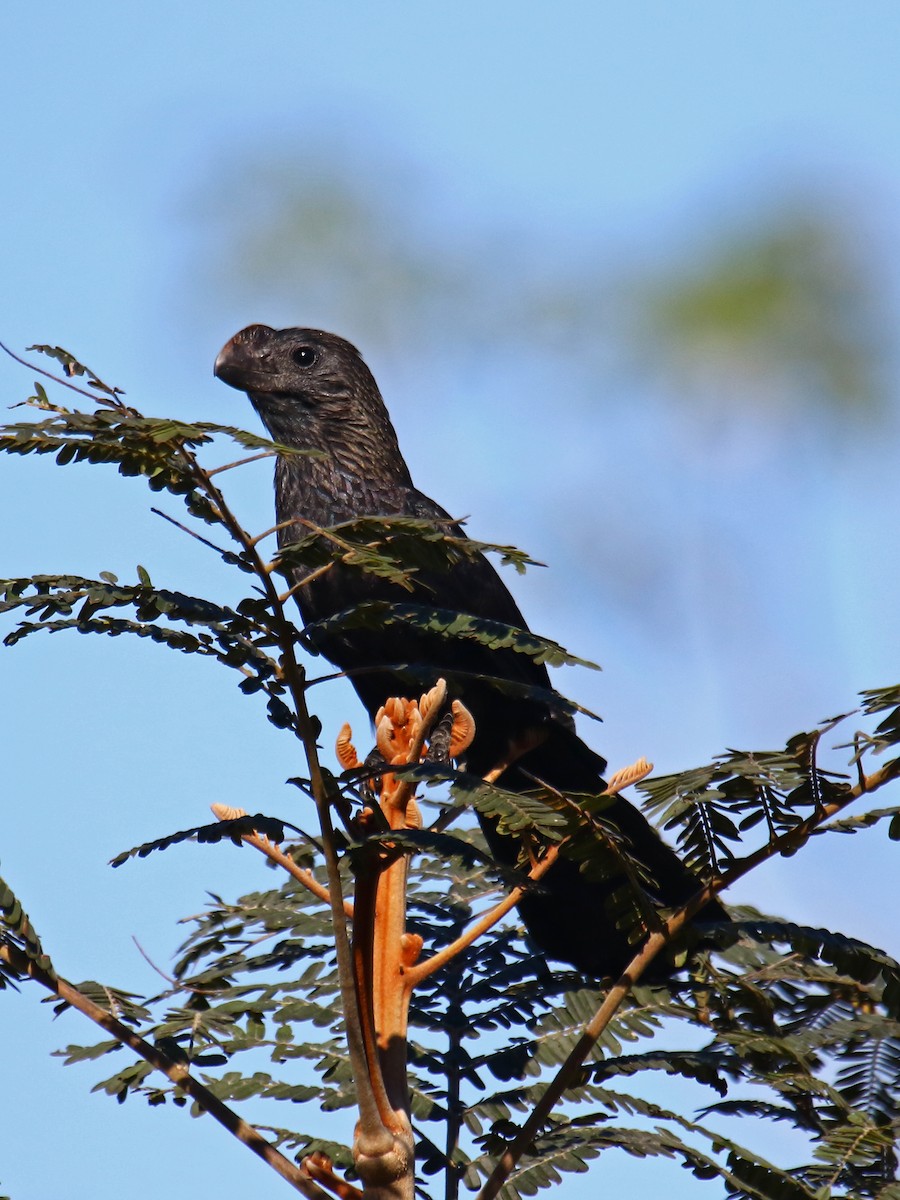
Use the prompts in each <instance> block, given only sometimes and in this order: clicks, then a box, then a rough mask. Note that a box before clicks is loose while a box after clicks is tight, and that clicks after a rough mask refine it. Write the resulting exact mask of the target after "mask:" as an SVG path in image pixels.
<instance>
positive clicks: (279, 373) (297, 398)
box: [215, 325, 724, 978]
mask: <svg viewBox="0 0 900 1200" xmlns="http://www.w3.org/2000/svg"><path fill="white" fill-rule="evenodd" d="M215 369H216V374H217V375H218V377H219V378H220V379H222V380H224V382H226V383H228V384H230V385H231V386H232V387H235V388H239V389H240V390H242V391H245V392H246V393H247V394H248V396H249V398H250V400H251V402H252V404H253V406H254V408H255V409H256V411H257V412H258V413H259V415H260V417H261V418H262V421H263V424H264V425H265V426H266V428H267V430H268V432H269V434H270V435H271V437H272V438H273V440H274V441H276V442H279V443H281V444H282V445H286V446H290V447H292V448H296V449H303V450H313V451H318V452H319V455H318V456H281V457H279V458H278V460H277V465H276V471H275V494H276V501H275V505H276V516H277V520H278V521H279V523H281V522H291V521H292V520H294V521H296V520H301V519H305V520H307V521H311V522H314V523H315V524H316V525H321V526H329V525H334V524H336V523H338V522H340V521H345V520H349V519H352V518H354V517H359V516H364V515H380V516H398V515H402V516H412V517H419V518H424V519H426V520H431V521H445V522H448V523H449V525H450V527H451V528H452V529H453V531H454V532H456V533H459V534H461V533H462V531H461V530H460V529H459V528H458V527H455V526H452V522H451V519H450V517H449V515H448V514H447V513H446V512H445V511H444V509H442V508H441V507H440V506H439V505H437V504H435V502H434V501H433V500H430V499H429V498H428V497H427V496H425V495H423V493H421V492H419V491H417V490H416V488H415V487H414V486H413V483H412V479H411V478H410V475H409V471H408V469H407V466H406V463H405V462H404V460H403V456H402V454H401V452H400V448H399V445H398V442H397V437H396V434H395V432H394V429H393V426H392V425H391V422H390V418H389V417H388V414H387V410H386V408H385V406H384V403H383V401H382V399H381V395H380V393H379V391H378V387H377V385H376V383H375V380H374V378H373V377H372V375H371V373H370V371H369V370H368V368H367V367H366V365H365V363H364V362H363V360H362V358H361V357H360V355H359V352H358V351H357V350H356V349H355V348H354V347H353V346H351V345H350V344H349V343H348V342H346V341H344V339H343V338H340V337H337V336H336V335H334V334H330V333H324V332H322V331H319V330H310V329H285V330H273V329H270V328H268V327H267V326H264V325H251V326H250V327H249V328H247V329H244V330H242V331H241V332H240V333H238V334H236V335H235V337H234V338H232V339H231V341H230V342H228V344H227V345H226V346H225V347H224V348H223V350H222V352H221V353H220V355H219V357H218V359H217V361H216V368H215ZM304 532H305V530H304V529H303V528H302V527H296V526H295V527H291V526H290V524H288V525H285V526H283V527H282V528H281V529H280V531H279V535H278V536H279V544H280V545H289V544H290V543H291V542H295V541H298V540H299V539H300V537H301V536H303V534H304ZM296 595H297V601H298V604H299V606H300V611H301V614H302V617H303V620H304V622H305V623H306V624H307V625H309V624H310V623H312V622H315V621H319V620H321V619H323V618H327V617H329V616H333V615H334V614H336V613H338V612H341V611H343V610H346V609H348V608H351V607H352V606H354V605H356V604H359V603H361V602H363V601H366V600H386V601H388V602H393V603H398V602H403V601H409V600H411V601H413V602H414V603H418V604H423V605H430V606H434V607H438V608H442V609H448V610H453V611H457V612H463V613H469V614H472V615H474V616H477V617H482V618H489V619H493V620H496V621H500V622H503V623H504V624H506V625H513V626H516V627H519V628H523V629H525V628H527V626H526V625H525V621H524V618H523V617H522V614H521V613H520V612H519V609H518V607H517V606H516V604H515V601H514V600H513V598H512V596H511V595H510V593H509V591H508V590H507V588H506V587H505V585H504V584H503V582H502V581H501V579H500V577H499V576H498V575H497V573H496V571H495V570H494V568H493V567H492V566H491V564H490V563H489V562H488V561H487V559H485V558H484V557H483V556H481V555H479V556H477V557H475V558H473V559H471V560H467V561H462V562H460V563H459V564H457V565H456V566H455V567H454V568H453V569H452V570H451V571H449V572H441V573H435V574H432V575H429V574H427V573H421V574H419V575H417V577H416V584H415V590H414V592H413V594H412V595H410V593H408V592H406V591H402V590H401V589H399V588H398V587H397V586H396V585H394V584H392V583H390V582H389V581H387V580H384V579H379V578H376V577H374V576H372V575H365V574H363V573H361V572H359V571H355V570H352V569H349V568H346V567H341V566H339V565H336V564H335V565H333V566H331V567H330V568H329V569H328V570H327V571H325V572H323V573H322V574H321V575H319V576H318V577H317V578H315V579H314V580H313V581H312V582H310V583H309V584H305V585H303V586H301V587H300V588H299V589H298V591H297V593H296ZM317 643H318V648H319V649H320V650H321V652H322V653H323V654H324V655H325V656H326V657H327V658H328V659H330V660H331V661H332V662H333V663H335V665H337V666H338V667H339V668H340V669H341V670H344V671H347V672H348V674H349V677H350V680H351V682H352V684H353V686H354V688H355V689H356V691H357V694H358V695H359V697H360V699H361V700H362V702H363V704H364V705H365V706H366V709H367V710H368V712H369V714H370V716H374V714H375V712H376V710H377V709H378V707H379V706H380V705H381V704H382V703H383V702H384V700H385V699H386V698H387V697H388V696H391V695H398V694H399V695H402V694H410V692H411V691H413V692H414V689H411V688H410V686H409V680H408V679H406V680H404V679H403V677H402V676H400V675H398V672H397V671H396V670H393V669H391V666H390V665H391V664H402V663H413V664H415V665H416V666H417V667H418V668H419V669H420V672H424V678H423V677H422V675H421V674H420V680H419V682H420V683H421V684H423V685H426V684H429V683H431V682H434V680H435V679H437V678H438V677H440V676H442V675H443V676H445V677H447V678H448V681H449V684H450V691H451V694H452V695H458V696H459V697H460V698H461V699H462V700H463V701H464V702H465V704H466V706H467V707H468V708H469V709H470V711H471V712H472V714H473V716H474V718H475V722H476V736H475V741H474V742H473V744H472V746H471V748H470V750H469V753H468V755H467V767H468V769H469V770H471V771H472V772H474V773H476V774H479V775H483V774H485V773H486V772H487V771H489V770H491V769H492V768H493V767H495V766H496V765H497V764H498V763H500V762H502V761H504V760H505V759H506V757H507V753H508V749H509V746H510V743H511V742H512V741H514V740H516V739H517V738H521V736H522V735H523V734H525V733H526V732H528V731H530V730H539V731H540V732H541V734H542V735H543V741H541V743H540V744H539V745H538V746H537V747H536V748H535V749H533V750H531V751H530V752H529V753H528V754H526V755H525V756H524V757H523V758H521V759H519V760H518V761H517V762H516V763H515V765H514V766H512V767H511V768H510V769H509V770H507V771H506V772H505V773H504V775H503V776H502V778H501V780H500V782H501V784H502V785H503V786H504V787H506V788H510V789H512V790H517V791H526V790H533V789H534V787H535V783H534V779H535V777H537V778H539V779H541V780H544V781H546V782H547V783H548V784H550V785H551V786H552V787H553V788H555V789H557V790H558V791H560V792H564V793H582V794H584V793H594V794H596V793H597V792H600V791H602V790H603V787H604V783H603V779H602V775H603V771H604V770H605V767H606V763H605V761H604V760H603V759H602V758H601V757H600V756H599V755H597V754H596V753H594V751H592V750H591V749H589V747H588V746H587V745H585V743H584V742H583V741H581V740H580V739H579V738H578V736H577V735H576V733H575V731H574V727H573V724H572V722H571V720H570V719H569V718H568V717H567V716H566V715H565V713H564V712H563V711H562V710H561V709H560V708H558V707H557V706H556V705H555V704H554V695H555V693H553V690H552V685H551V683H550V680H549V677H548V674H547V670H546V668H545V667H543V666H541V665H538V664H537V663H535V662H534V660H533V659H532V658H530V657H528V656H526V655H524V654H520V653H516V652H515V651H513V650H504V651H493V650H488V649H486V648H485V647H483V646H481V645H480V644H477V643H475V642H456V641H448V640H446V639H442V638H440V637H437V636H435V635H429V634H427V633H424V632H421V631H419V630H417V629H415V628H412V627H400V626H397V625H390V624H386V625H384V626H383V627H381V628H379V629H373V630H363V629H359V630H353V631H346V632H343V633H332V634H330V635H328V636H325V637H322V636H320V637H319V638H318V639H317ZM379 667H384V668H385V669H383V670H377V669H376V670H372V668H379ZM479 674H480V675H486V676H499V677H502V678H503V679H507V680H510V681H514V682H517V683H521V684H526V685H529V686H530V687H532V688H540V689H543V691H544V695H543V696H542V697H541V698H535V697H531V698H522V697H515V696H510V695H506V694H501V693H500V692H498V691H497V690H495V689H494V688H492V687H491V686H490V685H489V684H488V683H487V682H485V681H483V680H478V679H476V678H473V676H475V675H479ZM607 815H608V816H609V818H610V819H611V820H613V821H614V822H615V824H616V825H617V826H618V828H619V829H620V830H621V832H622V833H623V834H624V835H625V836H626V837H627V838H628V839H629V841H630V842H631V846H632V851H633V853H635V854H636V856H637V857H638V858H640V859H641V861H642V862H643V863H644V864H645V866H646V867H647V868H648V869H649V872H650V874H651V876H652V877H653V879H654V880H655V883H656V888H655V889H654V890H655V894H656V896H657V899H659V900H660V901H661V902H662V903H665V904H670V905H672V904H677V903H681V902H683V901H684V900H686V899H687V898H688V897H689V896H690V895H692V894H693V893H694V892H695V891H696V889H697V886H698V883H697V880H696V879H695V878H694V876H693V875H691V873H690V872H688V871H687V870H686V868H685V867H684V866H683V864H682V863H681V861H680V860H679V858H678V857H677V855H676V854H675V853H674V852H673V851H672V850H671V849H670V848H669V847H668V846H667V845H665V843H664V842H662V840H661V839H660V838H659V837H658V836H657V834H656V833H655V831H654V830H653V829H652V828H651V826H650V825H649V824H648V823H647V821H646V820H645V819H644V817H643V816H642V815H641V814H640V813H639V812H638V811H637V810H636V809H635V808H633V807H632V806H631V805H630V804H628V803H627V802H626V801H625V800H622V799H618V800H616V801H615V803H614V805H613V806H612V808H611V809H610V810H608V813H607ZM482 828H483V829H484V831H485V834H486V836H487V838H488V841H489V843H490V846H491V849H492V852H493V853H494V854H495V855H496V857H497V858H498V859H500V860H502V861H504V862H507V863H513V862H515V860H516V856H517V852H518V845H517V842H516V841H515V839H512V838H509V837H501V836H500V835H499V834H498V833H497V831H496V829H495V828H494V827H493V825H492V824H491V822H489V821H484V820H483V821H482ZM614 886H616V882H615V881H612V882H603V883H598V882H590V881H588V880H586V879H585V877H584V876H583V875H582V874H581V873H580V872H579V870H578V867H577V865H576V864H575V863H573V862H571V861H569V860H565V859H561V860H560V861H559V862H558V863H557V864H555V865H554V867H553V868H552V869H551V870H550V871H549V872H548V874H547V875H546V876H545V879H544V881H543V886H542V889H541V890H540V891H535V892H534V893H533V894H529V895H527V896H526V897H525V898H524V900H523V901H522V902H521V904H520V906H519V907H520V912H521V914H522V917H523V919H524V921H525V924H526V926H527V928H528V931H529V933H530V934H531V936H532V938H533V939H534V940H535V942H536V943H537V944H538V945H540V946H541V948H542V949H543V950H544V951H545V952H546V953H547V954H548V956H550V957H552V958H555V959H560V960H562V961H564V962H568V963H571V964H572V965H573V966H575V967H576V968H578V969H579V970H581V971H583V972H584V973H585V974H586V975H589V976H592V977H597V978H599V977H602V976H606V975H610V974H615V973H617V972H618V971H619V970H620V969H621V968H622V967H623V966H624V965H625V963H626V962H627V961H628V959H629V958H630V957H631V954H632V953H633V948H631V947H629V946H628V943H627V942H626V939H625V938H624V936H623V935H622V934H621V933H620V932H619V931H618V930H617V929H616V928H615V924H614V923H613V922H612V920H611V918H610V917H609V915H608V914H607V913H606V911H605V910H604V901H605V899H606V898H607V897H608V895H609V893H610V891H611V890H612V888H613V887H614ZM704 916H705V917H707V918H708V919H711V920H715V919H720V918H723V917H724V914H723V913H722V911H721V909H720V908H719V906H718V905H710V906H709V907H708V909H707V910H706V911H705V913H704Z"/></svg>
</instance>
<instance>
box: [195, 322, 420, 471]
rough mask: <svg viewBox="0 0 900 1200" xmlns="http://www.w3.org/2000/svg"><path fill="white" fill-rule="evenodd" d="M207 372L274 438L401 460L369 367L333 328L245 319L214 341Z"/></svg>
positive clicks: (342, 453) (338, 453) (385, 461)
mask: <svg viewBox="0 0 900 1200" xmlns="http://www.w3.org/2000/svg"><path fill="white" fill-rule="evenodd" d="M215 373H216V375H217V377H218V378H219V379H221V380H222V381H223V382H224V383H227V384H230V385H231V387H234V388H238V389H239V390H241V391H243V392H246V393H247V395H248V396H249V397H250V400H251V403H252V404H253V407H254V408H255V409H256V411H257V412H258V413H259V415H260V417H261V418H262V421H263V424H264V425H265V426H266V429H267V430H268V431H269V433H270V435H271V436H272V438H273V439H274V440H275V441H276V442H280V443H281V444H282V445H285V446H290V447H292V448H294V449H298V450H319V451H322V452H323V453H325V454H328V455H331V456H333V457H335V458H337V459H339V460H340V459H343V458H344V457H346V456H347V455H352V456H353V457H354V458H366V457H371V456H372V455H376V456H377V458H378V459H379V460H381V462H382V465H383V466H385V467H386V466H388V465H389V464H390V463H392V462H394V460H396V461H397V462H398V463H399V464H401V465H402V464H403V459H402V457H401V455H400V450H399V447H398V445H397V437H396V434H395V433H394V429H393V426H392V425H391V422H390V418H389V417H388V414H387V409H386V408H385V406H384V401H383V400H382V399H381V393H380V392H379V390H378V385H377V384H376V382H375V379H374V378H373V376H372V372H371V371H370V370H369V368H368V367H367V366H366V364H365V363H364V362H363V360H362V357H361V355H360V353H359V351H358V350H357V349H356V347H355V346H352V345H351V344H350V343H349V342H348V341H345V340H344V338H342V337H338V336H337V334H334V333H325V332H323V331H322V330H321V329H270V328H269V326H268V325H249V326H248V327H247V328H246V329H242V330H241V332H240V333H236V334H235V335H234V337H233V338H232V339H231V341H229V342H227V343H226V344H225V346H223V347H222V350H221V351H220V352H219V356H218V358H217V359H216V365H215ZM402 471H403V472H405V466H404V467H402Z"/></svg>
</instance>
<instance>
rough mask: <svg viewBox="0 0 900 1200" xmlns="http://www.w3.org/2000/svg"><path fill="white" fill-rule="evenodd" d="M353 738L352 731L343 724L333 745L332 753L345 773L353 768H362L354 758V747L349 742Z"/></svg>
mask: <svg viewBox="0 0 900 1200" xmlns="http://www.w3.org/2000/svg"><path fill="white" fill-rule="evenodd" d="M351 737H353V730H352V729H351V728H350V726H349V725H348V724H347V723H346V722H345V723H344V724H343V725H342V726H341V731H340V733H339V734H338V735H337V741H336V742H335V744H334V752H335V754H336V755H337V760H338V762H339V763H340V764H341V766H342V767H343V768H344V770H345V771H352V770H353V769H354V768H355V767H359V766H362V764H361V763H360V761H359V759H358V758H357V756H356V747H355V746H354V745H353V743H352V742H351V741H350V739H351Z"/></svg>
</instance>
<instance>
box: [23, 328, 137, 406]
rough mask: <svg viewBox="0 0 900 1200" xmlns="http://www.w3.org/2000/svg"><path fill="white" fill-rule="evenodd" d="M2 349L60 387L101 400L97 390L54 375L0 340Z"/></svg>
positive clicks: (95, 400)
mask: <svg viewBox="0 0 900 1200" xmlns="http://www.w3.org/2000/svg"><path fill="white" fill-rule="evenodd" d="M0 350H2V351H3V353H4V354H8V355H9V357H10V358H12V359H14V360H15V361H16V362H17V363H20V364H21V365H22V366H23V367H27V368H28V369H29V371H35V372H36V373H37V374H38V375H43V376H44V378H45V379H50V380H52V382H53V383H58V384H59V386H60V387H66V388H68V389H69V390H70V391H72V392H77V393H78V395H79V396H87V398H88V400H91V401H93V403H94V404H96V403H97V402H98V401H99V399H100V397H99V395H98V393H97V392H89V391H88V390H87V388H82V387H79V386H78V384H77V383H72V382H71V381H70V380H68V379H60V378H59V376H58V375H54V374H53V372H52V371H46V370H45V369H44V368H43V367H38V366H36V365H35V364H34V363H33V362H29V361H28V359H27V358H21V357H20V356H19V355H18V354H14V353H13V351H12V350H10V348H9V346H5V345H4V344H3V342H0ZM94 378H95V379H96V378H97V377H96V376H94ZM104 386H105V385H104ZM114 398H115V397H114ZM130 411H133V410H130Z"/></svg>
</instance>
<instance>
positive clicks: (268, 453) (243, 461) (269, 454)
mask: <svg viewBox="0 0 900 1200" xmlns="http://www.w3.org/2000/svg"><path fill="white" fill-rule="evenodd" d="M277 453H278V451H277V450H261V451H260V452H259V454H251V455H249V456H248V457H247V458H237V459H235V460H234V462H230V463H225V464H224V465H223V466H221V467H213V468H212V470H211V471H207V472H206V474H207V477H208V478H209V479H212V477H213V476H214V475H221V474H222V472H223V471H233V470H234V468H235V467H245V466H246V465H247V463H252V462H259V461H260V459H263V458H273V457H274V456H275V455H276V454H277Z"/></svg>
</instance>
